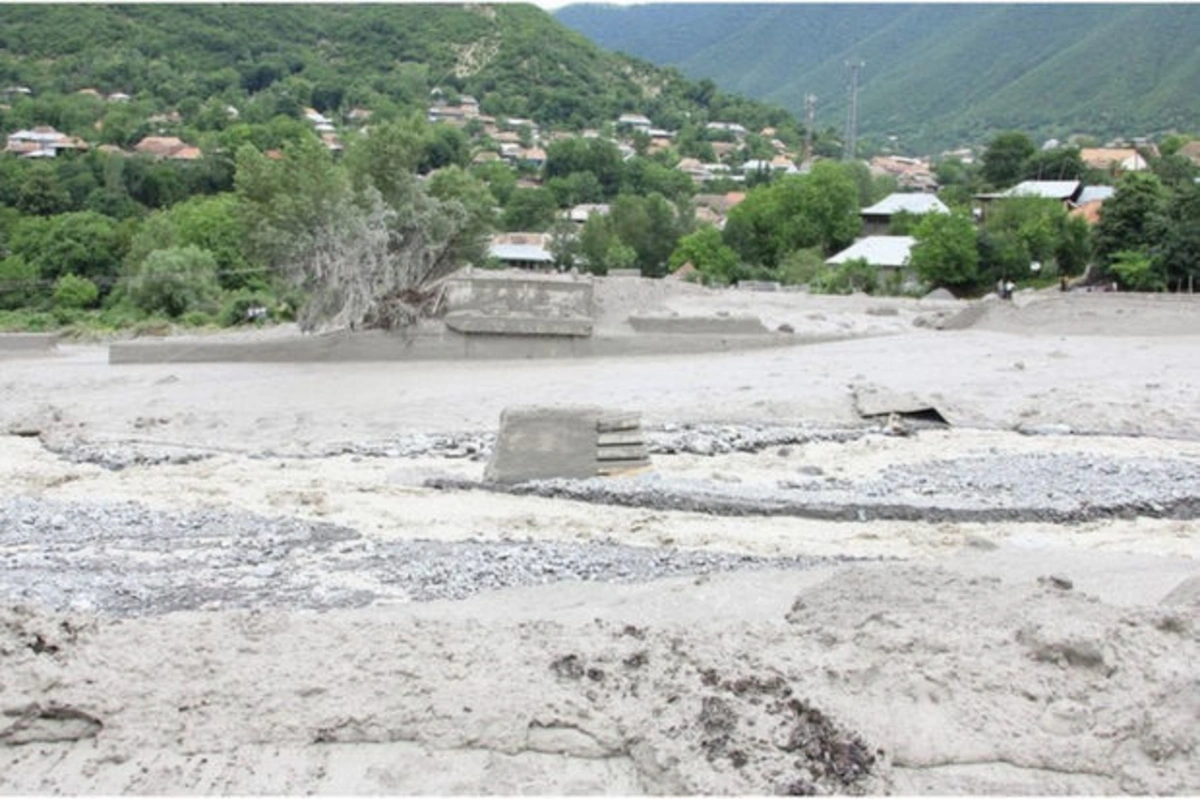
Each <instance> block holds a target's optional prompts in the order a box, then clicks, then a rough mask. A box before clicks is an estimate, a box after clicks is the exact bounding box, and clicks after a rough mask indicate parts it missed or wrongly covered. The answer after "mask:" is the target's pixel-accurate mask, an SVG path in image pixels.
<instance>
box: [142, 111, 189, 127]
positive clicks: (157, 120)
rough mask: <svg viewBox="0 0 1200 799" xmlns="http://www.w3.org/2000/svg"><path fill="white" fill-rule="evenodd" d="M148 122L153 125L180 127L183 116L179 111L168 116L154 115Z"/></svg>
mask: <svg viewBox="0 0 1200 799" xmlns="http://www.w3.org/2000/svg"><path fill="white" fill-rule="evenodd" d="M146 121H147V122H149V123H150V124H151V125H178V124H179V123H180V122H182V121H183V116H181V115H180V113H179V112H178V111H171V112H169V113H166V114H152V115H151V116H150V117H148V118H147V119H146Z"/></svg>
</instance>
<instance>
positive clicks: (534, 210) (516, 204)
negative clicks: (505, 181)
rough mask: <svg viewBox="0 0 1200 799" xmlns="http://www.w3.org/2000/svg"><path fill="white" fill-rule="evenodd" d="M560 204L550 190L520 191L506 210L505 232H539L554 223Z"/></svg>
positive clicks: (503, 222) (502, 222)
mask: <svg viewBox="0 0 1200 799" xmlns="http://www.w3.org/2000/svg"><path fill="white" fill-rule="evenodd" d="M557 211H558V204H557V203H556V202H555V201H554V194H552V193H551V192H550V191H549V190H548V189H518V190H517V191H515V192H513V195H512V197H511V198H510V199H509V201H508V205H507V206H506V207H505V209H504V215H503V218H502V221H501V225H502V226H503V227H504V229H505V230H512V231H526V232H532V231H539V230H545V229H547V228H548V227H550V225H551V224H552V223H553V222H554V215H555V214H556V213H557Z"/></svg>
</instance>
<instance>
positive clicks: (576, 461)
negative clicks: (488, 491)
mask: <svg viewBox="0 0 1200 799" xmlns="http://www.w3.org/2000/svg"><path fill="white" fill-rule="evenodd" d="M649 465H650V460H649V458H648V457H647V455H646V445H645V440H644V439H643V437H642V431H641V416H640V415H639V414H636V413H628V412H623V411H612V410H605V409H602V408H595V407H575V408H545V407H536V406H529V407H518V408H507V409H505V410H504V412H503V413H502V414H501V415H500V433H499V435H498V436H497V439H496V445H495V447H494V448H493V450H492V456H491V459H490V460H489V461H488V464H487V469H486V470H485V471H484V479H485V480H487V481H489V482H496V483H508V484H511V483H522V482H525V481H527V480H537V479H545V478H552V477H565V478H571V477H575V478H578V477H593V476H595V475H608V474H618V473H621V472H627V471H630V470H634V469H641V468H645V467H646V466H649Z"/></svg>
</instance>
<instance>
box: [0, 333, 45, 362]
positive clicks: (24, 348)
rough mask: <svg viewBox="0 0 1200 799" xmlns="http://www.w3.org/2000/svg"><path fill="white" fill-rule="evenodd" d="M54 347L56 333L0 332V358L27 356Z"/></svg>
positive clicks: (38, 353)
mask: <svg viewBox="0 0 1200 799" xmlns="http://www.w3.org/2000/svg"><path fill="white" fill-rule="evenodd" d="M56 349H58V334H57V333H0V358H22V357H25V358H28V357H34V356H38V355H45V354H46V353H49V352H53V351H54V350H56Z"/></svg>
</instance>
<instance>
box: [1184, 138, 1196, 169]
mask: <svg viewBox="0 0 1200 799" xmlns="http://www.w3.org/2000/svg"><path fill="white" fill-rule="evenodd" d="M1179 154H1180V155H1182V156H1183V157H1184V158H1186V159H1188V160H1189V161H1191V162H1192V163H1193V164H1195V165H1196V166H1200V139H1198V140H1196V141H1190V142H1188V143H1187V144H1185V145H1183V146H1182V147H1180V148H1179Z"/></svg>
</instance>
